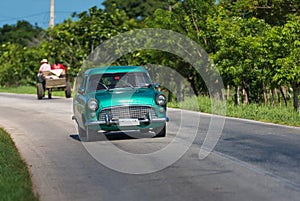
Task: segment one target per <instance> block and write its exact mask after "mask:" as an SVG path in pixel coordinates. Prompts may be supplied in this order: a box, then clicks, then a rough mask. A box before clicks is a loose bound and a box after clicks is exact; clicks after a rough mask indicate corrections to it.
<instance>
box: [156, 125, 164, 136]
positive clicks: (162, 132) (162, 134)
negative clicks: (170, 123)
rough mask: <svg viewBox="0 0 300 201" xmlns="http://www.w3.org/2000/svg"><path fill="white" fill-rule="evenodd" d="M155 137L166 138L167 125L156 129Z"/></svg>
mask: <svg viewBox="0 0 300 201" xmlns="http://www.w3.org/2000/svg"><path fill="white" fill-rule="evenodd" d="M154 132H155V137H165V136H166V124H164V125H163V126H160V127H158V128H155V129H154Z"/></svg>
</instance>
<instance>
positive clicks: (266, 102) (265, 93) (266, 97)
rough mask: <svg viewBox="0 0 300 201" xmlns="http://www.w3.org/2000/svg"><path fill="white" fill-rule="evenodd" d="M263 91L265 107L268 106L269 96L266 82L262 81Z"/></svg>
mask: <svg viewBox="0 0 300 201" xmlns="http://www.w3.org/2000/svg"><path fill="white" fill-rule="evenodd" d="M262 89H263V98H264V105H265V106H267V104H268V96H267V88H266V84H265V82H264V81H262Z"/></svg>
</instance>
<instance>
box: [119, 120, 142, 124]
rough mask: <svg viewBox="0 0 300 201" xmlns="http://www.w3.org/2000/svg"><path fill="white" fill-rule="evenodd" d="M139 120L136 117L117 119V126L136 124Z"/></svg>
mask: <svg viewBox="0 0 300 201" xmlns="http://www.w3.org/2000/svg"><path fill="white" fill-rule="evenodd" d="M138 125H140V122H139V120H138V119H119V126H138Z"/></svg>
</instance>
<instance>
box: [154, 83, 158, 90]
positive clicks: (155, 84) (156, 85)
mask: <svg viewBox="0 0 300 201" xmlns="http://www.w3.org/2000/svg"><path fill="white" fill-rule="evenodd" d="M153 86H154V88H155V89H156V90H158V91H160V84H159V83H154V84H153Z"/></svg>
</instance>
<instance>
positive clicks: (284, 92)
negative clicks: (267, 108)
mask: <svg viewBox="0 0 300 201" xmlns="http://www.w3.org/2000/svg"><path fill="white" fill-rule="evenodd" d="M280 92H281V95H282V98H283V100H284V104H285V106H286V107H287V99H286V90H285V88H284V87H283V86H281V87H280Z"/></svg>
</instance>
